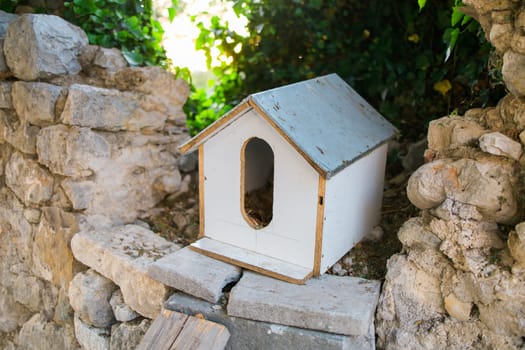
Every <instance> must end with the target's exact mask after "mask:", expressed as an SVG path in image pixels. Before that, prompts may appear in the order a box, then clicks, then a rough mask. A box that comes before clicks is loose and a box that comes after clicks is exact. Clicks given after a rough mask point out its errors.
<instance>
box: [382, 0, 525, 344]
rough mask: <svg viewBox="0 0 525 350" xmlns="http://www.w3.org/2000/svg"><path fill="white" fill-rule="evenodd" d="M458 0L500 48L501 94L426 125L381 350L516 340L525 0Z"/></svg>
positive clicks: (524, 227) (522, 295) (524, 331)
mask: <svg viewBox="0 0 525 350" xmlns="http://www.w3.org/2000/svg"><path fill="white" fill-rule="evenodd" d="M464 3H465V4H466V5H467V6H468V7H467V8H466V12H468V13H469V14H470V15H472V16H474V17H475V18H476V19H477V20H479V21H480V23H481V25H482V27H483V29H484V30H485V32H486V33H487V37H488V39H490V40H491V42H492V43H493V44H494V46H495V47H496V49H497V51H498V52H499V53H500V54H501V55H503V77H504V80H505V83H506V85H507V88H508V89H509V91H510V94H509V95H508V96H506V97H505V98H503V99H502V100H501V101H500V102H499V104H498V105H497V106H496V107H495V108H485V109H473V110H469V111H467V112H466V113H465V115H464V116H448V117H444V118H441V119H438V120H434V121H432V122H431V123H430V125H429V131H428V149H427V151H426V153H425V158H426V164H425V165H423V166H422V167H420V168H419V169H418V170H417V171H415V172H414V173H413V174H412V176H411V178H410V180H409V182H408V186H407V194H408V198H409V199H410V200H411V202H412V203H413V204H414V205H416V206H417V207H418V208H420V209H422V211H421V215H420V216H419V217H416V218H412V219H410V220H409V221H407V222H406V223H405V224H404V225H403V226H402V227H401V229H400V230H399V233H398V237H399V239H400V241H401V242H402V244H403V251H402V252H401V253H400V254H397V255H394V256H393V257H392V258H391V259H390V260H389V261H388V273H387V276H386V281H385V284H384V286H383V292H382V295H381V299H380V304H379V307H378V310H377V314H376V327H377V334H378V338H379V344H378V345H379V346H380V347H382V348H386V349H445V348H447V349H520V348H523V346H524V336H525V323H524V321H523V320H524V319H525V274H524V271H525V270H524V268H523V267H524V266H525V223H523V222H521V223H520V221H522V220H523V219H524V215H523V209H524V201H523V198H524V195H525V193H524V191H523V189H524V182H523V181H524V179H525V177H524V175H525V156H524V155H523V145H524V144H525V102H524V101H525V100H524V99H523V97H525V85H524V82H525V79H524V78H525V76H524V74H525V49H524V47H525V46H524V45H523V43H525V31H524V28H525V12H524V10H523V9H524V5H525V3H524V2H523V1H519V0H513V1H511V0H501V1H492V0H490V1H489V0H485V1H476V0H465V1H464Z"/></svg>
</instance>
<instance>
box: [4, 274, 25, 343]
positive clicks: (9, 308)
mask: <svg viewBox="0 0 525 350" xmlns="http://www.w3.org/2000/svg"><path fill="white" fill-rule="evenodd" d="M30 316H31V312H30V311H29V310H28V309H27V308H25V307H24V306H22V305H21V304H20V303H18V302H17V301H16V300H15V299H14V296H13V294H12V292H11V291H8V290H7V289H6V288H5V287H4V286H2V285H1V284H0V332H6V333H7V332H12V331H14V330H16V329H17V328H18V327H19V326H21V325H23V324H24V322H25V321H26V320H27V319H28V318H29V317H30Z"/></svg>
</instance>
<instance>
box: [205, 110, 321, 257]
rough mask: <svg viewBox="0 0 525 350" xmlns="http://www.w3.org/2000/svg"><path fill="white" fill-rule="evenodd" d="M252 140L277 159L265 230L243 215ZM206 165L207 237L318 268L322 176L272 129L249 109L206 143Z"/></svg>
mask: <svg viewBox="0 0 525 350" xmlns="http://www.w3.org/2000/svg"><path fill="white" fill-rule="evenodd" d="M252 138H258V139H261V140H264V141H265V142H266V143H267V144H268V145H269V146H270V147H271V150H272V151H273V156H274V159H273V206H272V219H271V221H270V223H269V224H268V225H267V226H265V227H262V228H255V227H253V226H252V225H250V223H249V222H248V221H247V220H246V218H245V216H243V212H242V210H243V202H242V200H241V198H242V197H241V196H243V195H244V193H242V189H243V187H244V186H241V183H242V182H243V181H245V179H244V178H243V176H244V175H243V171H242V170H241V169H242V167H243V166H244V164H243V152H244V151H243V147H244V146H245V145H246V143H247V142H249V140H251V139H252ZM203 163H204V172H205V173H204V176H205V180H204V206H205V211H204V220H205V225H204V233H205V236H207V237H210V238H212V239H215V240H218V241H221V242H224V243H228V244H231V245H234V246H237V247H241V248H244V249H247V250H251V251H254V252H256V253H259V254H263V255H267V256H271V257H273V258H277V259H281V260H284V261H287V262H290V263H293V264H296V265H300V266H304V267H312V266H313V252H314V245H315V227H316V208H317V206H316V205H317V185H318V184H317V182H318V174H317V173H316V172H315V170H314V169H313V168H312V167H311V166H310V165H309V164H308V163H307V162H306V160H304V158H303V157H302V156H301V155H300V154H298V153H297V151H296V150H295V149H294V148H293V147H292V146H291V145H290V144H289V143H288V142H287V141H286V140H285V139H284V138H283V137H282V136H281V135H280V134H279V133H278V132H277V131H276V130H275V129H274V128H273V127H272V126H270V125H269V124H268V123H267V122H266V121H265V120H264V119H263V118H262V117H261V116H259V115H258V114H257V113H256V112H255V111H253V110H249V111H247V112H246V115H243V116H240V117H239V118H238V119H237V120H236V121H235V122H234V123H233V124H231V125H229V126H227V127H225V128H224V129H223V130H222V131H221V132H219V133H218V134H216V135H215V136H214V137H212V138H210V139H209V140H208V141H207V142H206V143H205V144H204V161H203ZM248 182H250V181H248ZM250 183H251V182H250Z"/></svg>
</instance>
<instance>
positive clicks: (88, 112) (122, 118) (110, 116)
mask: <svg viewBox="0 0 525 350" xmlns="http://www.w3.org/2000/svg"><path fill="white" fill-rule="evenodd" d="M61 120H62V122H63V123H64V124H68V125H76V126H85V127H89V128H93V129H103V130H109V131H119V130H129V131H139V130H142V129H147V130H161V129H162V128H163V127H164V123H165V121H166V115H164V114H163V113H161V111H159V110H158V105H157V104H155V103H152V101H150V100H149V98H148V96H144V95H139V94H133V93H129V92H121V91H119V90H115V89H104V88H98V87H93V86H89V85H80V84H74V85H71V87H70V88H69V94H68V97H67V100H66V104H65V106H64V111H63V112H62V115H61Z"/></svg>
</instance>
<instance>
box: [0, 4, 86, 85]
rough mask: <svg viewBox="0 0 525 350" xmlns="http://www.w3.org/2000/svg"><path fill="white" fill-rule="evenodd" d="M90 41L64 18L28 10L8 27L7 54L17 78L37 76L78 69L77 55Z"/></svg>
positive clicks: (27, 78)
mask: <svg viewBox="0 0 525 350" xmlns="http://www.w3.org/2000/svg"><path fill="white" fill-rule="evenodd" d="M87 44H88V39H87V36H86V34H85V33H84V32H83V31H82V30H81V29H80V28H78V27H76V26H74V25H72V24H70V23H68V22H66V21H65V20H63V19H62V18H60V17H57V16H53V15H34V14H27V15H22V16H20V17H19V18H17V19H15V20H14V21H12V22H11V23H10V25H9V27H8V28H7V33H6V36H5V42H4V54H5V58H6V62H7V65H8V66H9V68H10V69H11V71H12V72H13V74H14V75H15V76H16V77H17V78H19V79H22V80H37V79H45V78H49V77H53V76H56V75H65V74H76V73H78V72H79V71H80V64H79V63H78V60H77V55H78V52H79V50H80V49H81V48H82V47H84V46H86V45H87ZM21 57H23V59H21Z"/></svg>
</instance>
